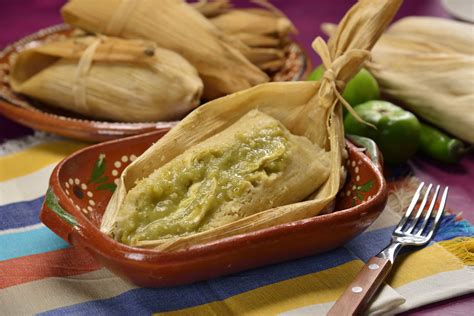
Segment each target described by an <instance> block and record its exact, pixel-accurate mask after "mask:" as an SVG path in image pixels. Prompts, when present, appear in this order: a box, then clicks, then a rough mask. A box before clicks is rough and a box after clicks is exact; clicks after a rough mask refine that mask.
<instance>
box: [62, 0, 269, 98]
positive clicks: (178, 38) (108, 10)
mask: <svg viewBox="0 0 474 316" xmlns="http://www.w3.org/2000/svg"><path fill="white" fill-rule="evenodd" d="M61 13H62V16H63V18H64V20H65V22H66V23H69V24H72V25H74V26H77V27H80V28H83V29H85V30H87V31H90V32H95V33H102V34H105V35H111V36H120V37H125V38H141V39H147V40H152V41H154V42H156V43H157V44H158V45H159V46H162V47H164V48H167V49H170V50H173V51H175V52H177V53H179V54H181V55H182V56H183V57H185V58H186V59H187V60H188V61H189V62H190V63H191V64H192V65H193V66H194V67H196V69H197V70H198V72H199V75H200V77H201V79H202V80H203V82H204V96H205V98H207V99H212V98H215V97H219V96H222V95H226V94H229V93H232V92H236V91H240V90H243V89H246V88H249V87H251V86H254V85H256V84H259V83H262V82H266V81H268V80H269V78H268V76H267V75H266V74H265V73H264V72H262V71H261V70H260V69H258V68H257V67H256V66H255V65H253V64H252V63H251V62H249V61H248V60H247V59H246V58H245V57H244V56H243V55H242V53H241V52H240V50H245V47H246V45H244V44H243V43H241V42H239V41H238V40H237V39H230V38H228V37H227V36H226V35H225V34H224V33H223V32H221V31H220V30H219V29H217V28H216V27H215V26H214V25H213V24H212V23H210V22H209V21H208V20H207V19H206V18H205V17H204V16H203V15H201V14H200V13H199V12H197V11H196V10H195V9H194V8H193V7H192V6H190V5H188V4H187V3H186V2H184V1H182V0H160V1H159V2H157V1H153V0H101V1H95V0H71V1H69V2H68V3H67V4H66V5H65V6H64V7H63V8H62V10H61Z"/></svg>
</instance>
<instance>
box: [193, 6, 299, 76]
mask: <svg viewBox="0 0 474 316" xmlns="http://www.w3.org/2000/svg"><path fill="white" fill-rule="evenodd" d="M252 2H254V3H255V4H257V5H259V6H260V7H259V8H242V9H233V8H231V5H230V3H229V2H228V1H220V0H216V1H201V2H198V3H196V4H194V6H195V8H196V9H198V10H199V11H200V12H201V13H202V14H204V15H205V16H206V17H208V18H210V21H211V22H212V23H213V24H214V25H215V26H217V28H219V29H220V30H222V31H223V32H225V33H226V34H228V35H229V37H231V38H233V39H236V40H238V41H240V42H243V43H244V44H246V46H241V47H240V48H241V52H242V54H243V55H244V56H245V57H247V59H249V60H250V61H251V62H252V63H253V64H255V65H257V66H258V67H259V68H260V69H262V70H265V71H274V70H278V69H279V68H281V66H282V65H283V64H284V63H285V58H286V57H285V52H286V50H287V45H288V44H289V43H290V35H291V34H294V33H296V28H295V26H294V25H293V23H292V22H291V21H290V20H289V19H288V18H287V17H286V16H285V15H284V14H283V13H282V12H281V11H279V10H278V9H276V8H275V7H274V6H272V5H271V4H270V3H269V2H268V1H265V0H256V1H252ZM217 8H218V9H217ZM249 47H250V49H249Z"/></svg>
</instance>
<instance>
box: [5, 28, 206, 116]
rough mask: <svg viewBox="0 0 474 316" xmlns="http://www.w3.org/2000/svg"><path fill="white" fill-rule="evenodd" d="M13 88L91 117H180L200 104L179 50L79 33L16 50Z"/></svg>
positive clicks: (195, 79)
mask: <svg viewBox="0 0 474 316" xmlns="http://www.w3.org/2000/svg"><path fill="white" fill-rule="evenodd" d="M10 78H11V79H10V83H11V86H12V88H13V90H14V91H16V92H19V93H23V94H26V95H28V96H30V97H32V98H35V99H38V100H40V101H42V102H44V103H47V104H49V105H51V106H55V107H60V108H63V109H67V110H70V111H73V112H76V113H80V114H82V115H85V116H88V117H92V118H95V119H105V120H116V121H129V122H147V121H159V120H173V119H180V118H182V117H183V116H184V115H185V114H187V113H188V112H190V111H191V110H192V109H193V108H195V107H196V106H197V105H199V100H200V97H201V93H202V89H203V84H202V81H201V79H200V78H199V76H198V74H197V71H196V69H194V67H193V66H191V65H190V64H189V63H188V62H187V61H186V60H185V59H184V58H183V57H181V56H180V55H178V54H176V53H174V52H172V51H170V50H167V49H163V48H158V47H156V44H155V43H153V42H146V41H141V40H124V39H118V38H111V37H100V38H99V37H94V36H87V37H79V38H71V39H67V40H64V41H59V42H53V43H49V44H45V45H43V46H39V47H35V48H31V49H27V50H24V51H22V52H20V54H19V56H18V58H17V59H16V61H15V63H14V65H13V66H12V72H11V76H10Z"/></svg>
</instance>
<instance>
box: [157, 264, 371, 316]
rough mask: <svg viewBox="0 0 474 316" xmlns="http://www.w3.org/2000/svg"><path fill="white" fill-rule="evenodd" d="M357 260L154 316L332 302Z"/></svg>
mask: <svg viewBox="0 0 474 316" xmlns="http://www.w3.org/2000/svg"><path fill="white" fill-rule="evenodd" d="M362 265H363V264H362V262H361V261H359V260H354V261H350V262H348V263H345V264H342V265H340V266H337V267H334V268H331V269H327V270H323V271H319V272H315V273H311V274H307V275H304V276H300V277H297V278H293V279H289V280H285V281H282V282H278V283H274V284H270V285H267V286H263V287H260V288H257V289H255V290H252V291H248V292H245V293H242V294H238V295H235V296H232V297H229V298H227V299H225V300H222V301H215V302H212V303H208V304H203V305H198V306H194V307H190V308H186V309H181V310H177V311H170V312H165V313H157V314H155V315H209V314H211V315H275V314H278V313H282V312H285V311H288V310H292V309H295V308H299V307H302V306H308V305H312V304H322V303H327V302H332V301H335V300H336V299H337V298H338V297H339V295H341V294H342V291H343V290H344V288H345V287H346V286H347V284H348V282H350V280H352V279H353V278H354V277H355V276H356V274H357V272H359V270H360V269H361V267H362Z"/></svg>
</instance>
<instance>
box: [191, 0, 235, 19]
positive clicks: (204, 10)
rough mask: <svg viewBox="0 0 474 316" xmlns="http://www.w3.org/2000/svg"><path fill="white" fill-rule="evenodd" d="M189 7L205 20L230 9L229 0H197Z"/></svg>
mask: <svg viewBox="0 0 474 316" xmlns="http://www.w3.org/2000/svg"><path fill="white" fill-rule="evenodd" d="M190 5H191V6H192V7H194V9H196V10H198V11H199V12H200V13H201V14H202V15H204V16H205V17H207V18H211V17H213V16H216V15H219V14H221V13H222V12H224V11H226V10H227V9H230V8H231V7H232V5H231V3H230V1H229V0H213V1H208V0H199V1H197V2H193V3H190Z"/></svg>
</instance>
